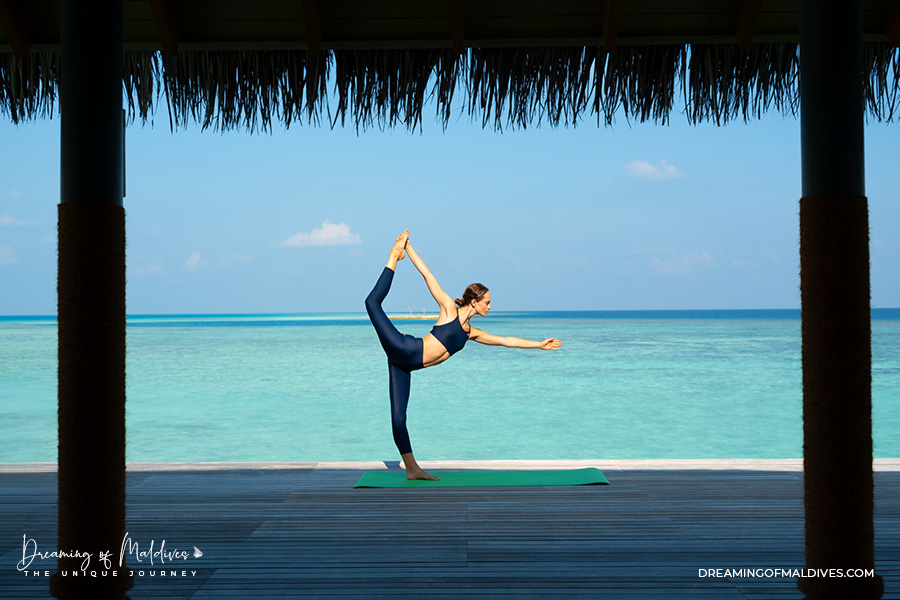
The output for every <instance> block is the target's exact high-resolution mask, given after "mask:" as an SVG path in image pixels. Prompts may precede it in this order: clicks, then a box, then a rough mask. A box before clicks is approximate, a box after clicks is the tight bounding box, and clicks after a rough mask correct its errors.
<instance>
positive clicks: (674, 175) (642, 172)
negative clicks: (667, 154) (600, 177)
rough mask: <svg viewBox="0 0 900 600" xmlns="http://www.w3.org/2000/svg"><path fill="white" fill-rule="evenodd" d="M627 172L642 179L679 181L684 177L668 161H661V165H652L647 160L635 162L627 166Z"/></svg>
mask: <svg viewBox="0 0 900 600" xmlns="http://www.w3.org/2000/svg"><path fill="white" fill-rule="evenodd" d="M625 170H626V171H628V173H629V174H630V175H631V176H633V177H640V178H641V179H678V178H680V177H684V175H682V173H681V171H679V170H678V168H677V167H676V166H675V165H670V164H669V163H668V162H667V161H664V160H661V161H659V165H658V166H657V165H652V164H650V163H648V162H647V161H645V160H633V161H631V162H630V163H627V164H626V165H625Z"/></svg>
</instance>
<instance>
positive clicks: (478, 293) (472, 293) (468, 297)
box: [454, 283, 488, 308]
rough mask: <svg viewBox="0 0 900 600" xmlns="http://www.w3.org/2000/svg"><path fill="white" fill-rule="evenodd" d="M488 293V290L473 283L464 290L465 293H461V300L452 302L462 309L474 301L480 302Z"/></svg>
mask: <svg viewBox="0 0 900 600" xmlns="http://www.w3.org/2000/svg"><path fill="white" fill-rule="evenodd" d="M487 293H488V289H487V288H486V287H484V286H483V285H481V284H480V283H473V284H472V285H470V286H469V287H467V288H466V291H465V292H463V297H462V300H460V299H459V298H457V299H456V300H454V302H456V306H458V307H460V308H462V307H463V306H465V305H467V304H469V303H471V302H472V300H475V301H476V302H480V301H481V299H482V298H484V295H485V294H487Z"/></svg>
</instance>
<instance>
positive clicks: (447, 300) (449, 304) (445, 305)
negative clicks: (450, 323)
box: [406, 241, 456, 312]
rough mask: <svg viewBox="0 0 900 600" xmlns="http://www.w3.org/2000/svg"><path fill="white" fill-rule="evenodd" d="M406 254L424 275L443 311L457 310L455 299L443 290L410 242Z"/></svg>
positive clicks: (429, 289) (430, 290) (429, 288)
mask: <svg viewBox="0 0 900 600" xmlns="http://www.w3.org/2000/svg"><path fill="white" fill-rule="evenodd" d="M406 253H407V254H408V255H409V259H410V260H411V261H412V263H413V264H414V265H415V266H416V269H418V270H419V273H421V274H422V277H424V278H425V284H426V285H427V286H428V291H429V292H431V295H432V296H434V300H435V301H436V302H437V303H438V305H439V306H440V307H441V309H442V310H447V311H450V312H452V311H453V310H454V309H455V308H456V304H455V303H454V302H453V298H451V297H450V294H448V293H447V292H445V291H444V290H443V289H442V288H441V286H440V284H438V281H437V279H435V277H434V275H433V274H432V273H431V270H430V269H429V268H428V266H427V265H426V264H425V261H423V260H422V258H421V257H420V256H419V255H418V254H417V253H416V251H415V250H413V247H412V244H410V243H409V241H407V242H406Z"/></svg>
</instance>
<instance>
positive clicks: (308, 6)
mask: <svg viewBox="0 0 900 600" xmlns="http://www.w3.org/2000/svg"><path fill="white" fill-rule="evenodd" d="M319 8H320V7H319V0H303V20H304V21H305V23H306V43H307V48H308V52H309V55H310V56H319V54H321V52H322V19H321V17H320V16H319V15H320V10H319Z"/></svg>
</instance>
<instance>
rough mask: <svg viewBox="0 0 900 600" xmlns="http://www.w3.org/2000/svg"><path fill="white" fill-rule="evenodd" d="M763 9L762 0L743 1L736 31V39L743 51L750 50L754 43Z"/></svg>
mask: <svg viewBox="0 0 900 600" xmlns="http://www.w3.org/2000/svg"><path fill="white" fill-rule="evenodd" d="M761 9H762V0H741V6H740V9H739V11H738V19H737V25H736V26H735V29H734V39H735V41H736V42H737V45H738V48H740V49H741V50H749V49H750V44H752V43H753V34H754V33H755V32H756V26H757V23H759V12H760V10H761Z"/></svg>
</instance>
